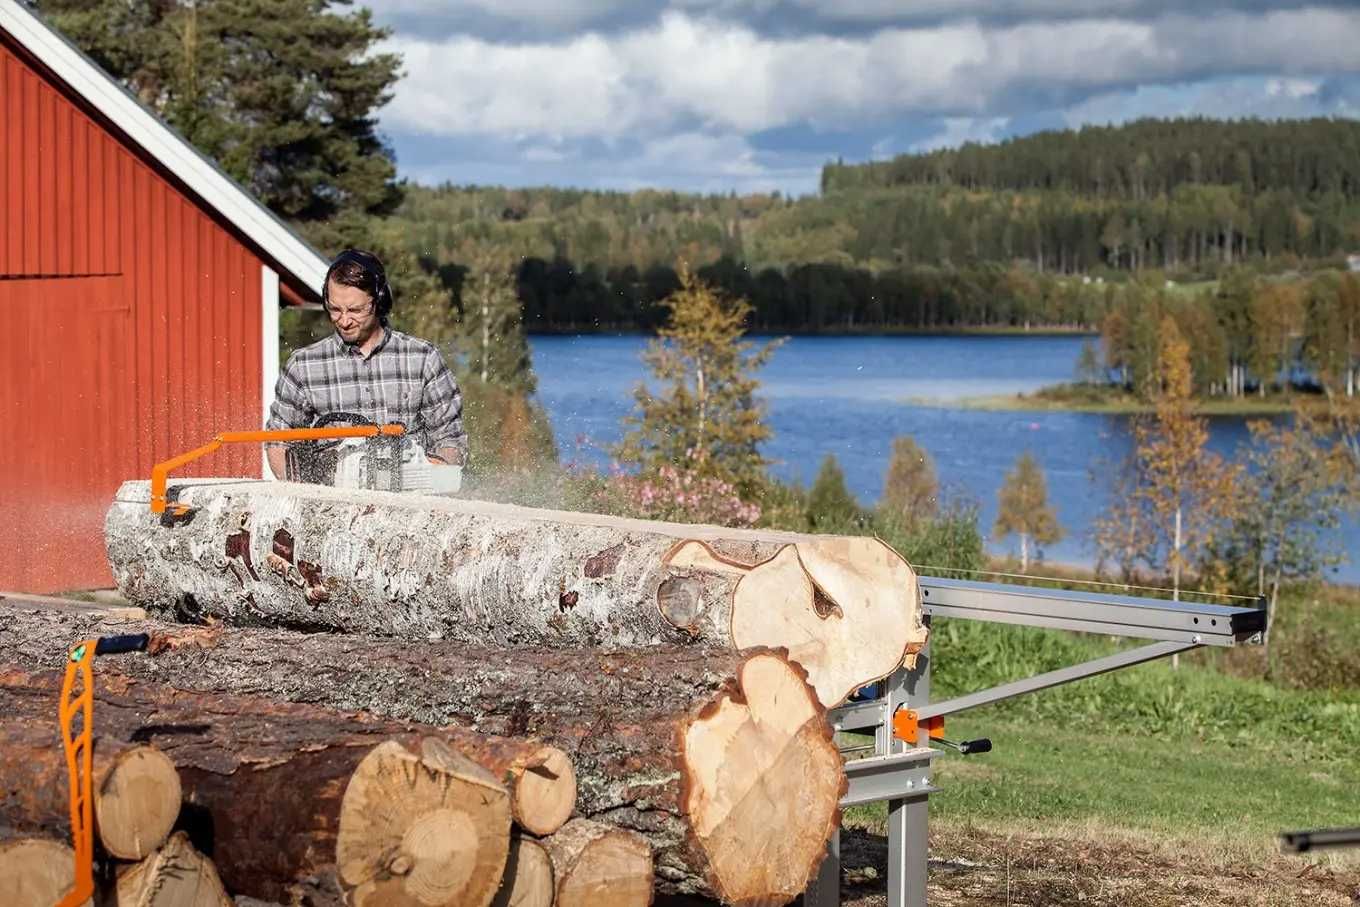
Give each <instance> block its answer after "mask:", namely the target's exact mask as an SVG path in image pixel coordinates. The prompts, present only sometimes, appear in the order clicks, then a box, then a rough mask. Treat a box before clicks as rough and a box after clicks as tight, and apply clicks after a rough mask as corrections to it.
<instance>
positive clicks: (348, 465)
mask: <svg viewBox="0 0 1360 907" xmlns="http://www.w3.org/2000/svg"><path fill="white" fill-rule="evenodd" d="M330 419H333V420H339V421H350V423H351V424H348V425H336V424H329V423H328V424H321V425H316V426H313V427H311V428H284V429H267V430H264V431H224V432H222V433H221V434H219V435H217V436H216V437H215V438H213V439H212V440H211V441H209V442H208V443H207V444H204V445H203V446H202V447H197V448H194V449H193V450H191V451H188V452H187V453H182V454H180V455H179V456H177V457H172V458H170V459H169V460H163V461H161V462H160V463H157V464H156V465H155V466H153V467H152V468H151V512H152V513H156V514H160V515H161V519H162V521H163V522H176V521H181V520H186V519H189V518H191V515H192V511H193V509H194V508H192V507H190V506H189V505H188V504H185V503H184V502H182V501H176V500H173V498H174V494H173V492H172V490H171V489H169V488H168V483H169V480H170V472H171V470H174V469H178V468H180V467H181V466H184V465H186V464H188V463H192V462H193V461H194V460H197V459H199V458H200V457H206V456H207V455H209V454H211V453H214V452H216V451H217V450H218V449H220V448H221V447H222V445H223V444H261V443H264V444H268V443H278V442H285V443H287V444H289V449H288V452H287V455H286V456H285V461H284V465H285V478H287V479H288V480H290V481H295V482H312V483H316V484H322V485H333V486H335V487H338V488H368V489H373V490H375V491H400V492H412V493H416V494H451V493H453V492H456V491H458V490H459V489H460V488H461V487H462V483H463V467H461V466H458V465H455V464H443V463H434V462H431V461H430V459H429V457H428V456H427V455H426V453H425V449H424V447H422V446H421V444H420V442H419V441H417V440H416V439H415V438H414V437H413V436H411V435H409V434H407V432H406V427H405V426H404V425H401V424H398V423H392V424H387V425H375V424H374V423H372V422H368V421H366V420H363V419H361V418H360V417H358V416H352V415H347V414H335V415H334V416H332V417H330ZM318 421H321V420H318ZM355 423H358V424H355Z"/></svg>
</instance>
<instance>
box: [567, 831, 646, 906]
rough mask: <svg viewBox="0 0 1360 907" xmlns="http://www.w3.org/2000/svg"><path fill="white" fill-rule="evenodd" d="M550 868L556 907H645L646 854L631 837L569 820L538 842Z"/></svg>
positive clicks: (638, 839)
mask: <svg viewBox="0 0 1360 907" xmlns="http://www.w3.org/2000/svg"><path fill="white" fill-rule="evenodd" d="M543 847H544V850H546V851H547V854H548V859H549V861H550V862H551V863H552V874H553V884H554V895H553V904H554V905H556V907H647V905H648V904H650V903H651V902H652V854H651V850H650V849H649V848H648V846H647V841H646V839H644V838H642V837H640V836H639V835H635V834H633V833H632V832H628V831H624V830H622V829H620V828H615V827H614V826H612V825H605V824H603V823H600V822H592V821H591V820H589V819H573V820H572V821H570V822H568V823H567V824H566V825H564V826H563V827H562V830H561V831H559V832H558V833H557V834H555V835H553V836H552V837H551V838H547V839H546V840H544V841H543Z"/></svg>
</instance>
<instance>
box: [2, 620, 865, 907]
mask: <svg viewBox="0 0 1360 907" xmlns="http://www.w3.org/2000/svg"><path fill="white" fill-rule="evenodd" d="M110 632H148V633H151V634H152V635H153V643H154V642H155V641H157V640H163V642H161V643H160V644H158V645H155V646H154V647H155V648H156V649H157V650H158V654H156V655H154V656H150V657H132V658H126V659H123V660H120V661H118V662H116V663H110V666H109V667H108V668H107V669H103V668H101V670H115V669H116V670H118V671H120V672H123V673H124V674H126V675H127V676H129V677H132V678H138V679H146V680H155V681H158V682H164V683H168V684H170V685H172V686H175V687H181V688H185V689H192V690H197V691H199V692H202V693H217V692H223V693H234V694H255V695H259V694H263V695H268V696H273V697H276V698H285V699H293V700H297V701H301V702H314V703H319V704H328V705H332V706H335V707H339V708H346V709H351V708H357V709H363V710H365V711H369V712H373V713H375V714H379V715H384V716H388V717H391V718H398V719H402V720H409V721H417V722H420V723H422V724H425V725H441V724H457V725H462V726H467V727H471V728H474V729H477V730H480V731H482V732H485V733H491V734H504V735H511V736H518V735H524V734H532V735H534V736H536V737H540V738H542V739H544V740H546V741H548V742H550V743H553V744H555V745H557V746H558V747H560V748H561V749H562V750H564V751H565V752H567V753H568V754H569V756H570V757H571V761H572V763H573V764H574V765H575V768H576V775H577V781H578V796H577V812H578V814H579V815H580V816H582V817H586V818H592V819H597V820H600V821H603V822H607V823H609V824H612V825H616V826H619V827H623V828H627V829H631V830H633V831H637V832H639V833H641V834H643V835H644V836H645V837H646V838H647V839H648V841H649V842H650V843H651V845H652V848H653V852H654V854H655V871H656V881H657V886H658V889H659V890H661V891H662V892H665V893H677V894H697V895H702V896H708V897H718V898H720V899H721V898H724V897H726V898H727V899H729V900H740V899H741V898H743V897H748V896H749V897H761V898H767V899H769V901H770V902H774V903H778V902H780V901H781V899H782V900H789V899H792V898H793V897H794V896H796V895H797V894H798V893H799V892H801V891H802V889H803V888H804V887H805V886H806V884H807V880H808V879H809V878H810V877H811V875H812V874H813V873H814V872H815V871H816V868H817V866H818V865H819V864H820V861H821V858H822V856H823V854H824V853H825V844H826V841H827V840H828V839H829V838H830V836H831V834H832V833H833V831H834V830H835V828H836V827H837V825H838V816H837V812H836V805H837V803H838V801H839V798H840V796H841V793H842V789H843V785H844V783H845V781H844V772H843V766H842V762H841V760H840V757H839V754H838V753H837V751H836V749H835V746H834V744H833V743H832V741H831V732H830V728H829V726H828V725H827V723H826V720H825V711H824V709H823V708H822V707H821V705H820V704H819V703H818V702H817V700H816V698H815V696H813V695H812V694H811V693H810V691H809V690H808V689H807V688H806V686H805V685H804V684H803V682H802V679H801V677H798V676H797V672H796V670H795V669H793V668H791V667H789V666H788V663H787V662H786V661H785V660H784V659H783V658H782V657H781V656H777V655H771V654H769V653H737V652H733V651H731V650H730V649H706V648H703V647H698V646H683V647H673V648H664V647H662V648H652V649H646V650H629V651H619V652H602V651H585V652H575V651H570V650H565V649H512V650H487V649H477V648H471V647H467V646H462V645H459V644H457V643H451V642H447V641H445V642H432V643H426V644H424V645H421V646H414V647H413V646H411V645H409V644H408V643H405V642H403V641H400V640H385V639H372V638H363V637H355V636H351V637H342V638H336V637H333V636H328V635H324V634H300V633H296V632H290V631H283V630H271V629H260V628H234V629H232V630H230V631H229V632H204V631H203V630H201V629H198V628H189V627H184V626H180V625H171V624H162V623H156V622H143V623H131V624H129V623H117V624H115V623H112V622H100V621H93V620H89V619H77V618H72V617H68V616H59V615H48V614H41V613H13V614H9V615H6V614H3V613H0V651H5V652H7V653H8V655H7V657H8V658H9V659H11V660H14V661H17V662H18V663H19V664H20V665H21V666H28V667H32V666H33V665H34V664H37V663H40V662H41V660H42V659H43V658H45V657H47V655H46V653H50V652H52V651H62V650H63V649H62V646H63V645H64V644H65V642H66V640H68V639H76V638H89V637H91V636H97V635H101V634H104V633H110ZM184 639H190V640H193V641H192V642H189V643H187V644H178V645H176V644H175V642H174V641H180V640H184ZM200 644H201V646H202V647H200ZM753 660H756V661H758V662H761V663H763V662H765V661H767V660H768V661H771V662H773V663H775V664H777V665H779V666H781V668H780V671H778V672H776V678H779V677H782V678H783V679H782V681H778V682H776V681H771V680H770V679H768V678H765V679H761V680H759V681H758V682H757V683H756V685H755V686H756V688H757V689H762V688H763V689H765V690H767V691H768V690H776V691H777V690H780V689H782V690H783V694H782V695H785V696H786V697H787V701H786V702H782V703H780V704H772V703H770V702H768V701H766V700H762V699H760V698H759V697H755V698H753V697H752V696H751V695H750V692H749V691H744V690H743V681H744V679H745V678H744V677H743V674H744V671H745V669H746V668H747V667H748V666H749V665H750V664H751V663H752V662H753ZM752 711H754V712H755V714H756V716H757V717H758V718H759V719H760V720H761V722H763V724H760V725H759V726H754V727H750V728H746V729H744V730H743V731H742V733H744V734H745V735H746V736H743V737H741V738H740V739H738V737H737V736H735V734H736V731H737V730H738V729H740V728H741V726H742V724H743V722H742V721H740V720H737V721H732V720H730V719H732V718H734V717H740V716H742V715H746V716H747V718H749V717H750V713H751V712H752ZM723 722H726V723H725V724H722V726H723V727H724V728H726V730H724V731H723V732H722V733H716V732H715V733H713V734H711V735H710V737H709V739H708V740H706V741H704V742H702V743H701V744H700V745H699V746H698V747H696V748H695V749H693V750H691V749H689V748H687V746H686V743H685V740H686V734H687V733H688V732H689V731H691V730H693V729H699V731H700V732H701V731H703V730H705V729H708V730H714V729H717V728H718V727H719V725H720V723H723ZM800 722H801V723H800ZM729 731H730V732H731V733H732V736H727V734H728V732H729ZM762 741H764V742H765V743H770V742H774V743H777V744H779V745H778V746H776V747H774V748H766V749H760V748H759V747H757V746H756V745H755V744H756V743H760V742H762ZM715 752H716V753H717V754H718V756H717V757H716V759H717V760H718V761H717V762H715V761H714V758H715V757H713V756H712V755H711V754H712V753H715ZM706 753H707V754H710V755H704V754H706ZM718 764H724V765H727V766H728V767H727V768H725V769H723V770H722V771H720V772H713V773H711V774H707V775H705V774H704V772H705V771H707V770H708V769H711V768H712V766H714V765H718ZM705 766H707V768H705ZM695 779H699V781H698V782H697V783H696V782H695ZM724 790H726V791H733V790H735V791H740V792H744V793H747V794H750V795H751V800H752V802H755V801H761V800H763V801H765V802H769V803H770V804H772V806H771V808H770V810H769V811H767V812H765V813H763V814H760V815H751V816H746V815H736V816H733V817H732V818H731V819H730V821H729V820H728V819H726V818H725V817H724V818H719V819H716V820H712V819H711V817H712V816H713V815H714V813H713V812H712V811H711V810H709V807H710V806H711V805H712V804H713V803H718V802H721V803H732V802H735V800H736V799H737V798H736V797H733V796H731V795H729V794H725V793H723V791H724ZM700 791H707V792H708V794H711V796H709V795H708V794H705V795H700V794H699V792H700ZM706 810H709V811H708V812H706ZM705 815H708V816H709V817H710V819H711V821H710V822H709V824H705V821H706V820H705V818H704V817H705ZM729 832H734V833H729ZM724 835H726V837H724ZM724 856H726V857H728V858H729V859H728V860H726V861H724V860H723V859H722V858H723V857H724ZM752 867H774V868H773V869H771V870H770V871H771V875H769V876H768V877H762V876H759V875H758V874H754V871H753V869H752Z"/></svg>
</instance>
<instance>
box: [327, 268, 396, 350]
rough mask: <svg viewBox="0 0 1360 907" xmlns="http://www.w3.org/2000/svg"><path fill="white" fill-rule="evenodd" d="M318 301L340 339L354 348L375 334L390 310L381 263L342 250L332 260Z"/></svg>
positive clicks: (385, 279)
mask: <svg viewBox="0 0 1360 907" xmlns="http://www.w3.org/2000/svg"><path fill="white" fill-rule="evenodd" d="M321 299H322V302H323V304H324V305H325V307H326V312H327V314H329V315H330V316H331V324H333V325H335V330H336V332H337V333H338V334H339V335H340V339H342V340H344V341H345V342H346V343H349V344H354V345H362V344H363V343H364V342H365V341H367V340H369V339H370V338H371V337H372V336H373V335H374V334H377V333H379V332H380V331H381V330H382V328H383V326H384V325H386V324H387V315H388V313H389V312H391V311H392V288H391V287H389V286H388V284H387V273H386V272H385V271H384V270H383V265H382V262H381V261H379V260H378V256H376V255H374V254H373V253H372V252H365V251H363V250H361V249H346V250H345V251H343V252H341V253H340V254H339V255H337V256H336V257H335V260H334V261H332V262H331V266H330V268H328V269H327V271H326V282H325V285H324V288H323V290H322V293H321Z"/></svg>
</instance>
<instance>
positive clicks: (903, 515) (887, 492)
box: [879, 435, 940, 532]
mask: <svg viewBox="0 0 1360 907" xmlns="http://www.w3.org/2000/svg"><path fill="white" fill-rule="evenodd" d="M939 506H940V482H939V479H938V478H936V475H935V464H934V463H933V462H931V459H930V455H929V454H927V453H926V452H925V450H923V449H922V448H921V447H920V445H918V444H917V443H916V441H915V439H913V438H912V437H910V436H908V435H903V436H902V437H900V438H894V439H893V446H892V459H890V460H889V461H888V473H887V475H886V476H885V477H884V479H883V498H882V500H880V501H879V510H880V511H881V512H882V513H883V515H884V516H886V517H888V518H889V519H891V520H892V521H893V522H895V523H897V524H898V525H899V526H900V527H901V528H902V529H903V530H905V531H907V532H914V531H916V529H917V528H918V527H920V526H921V524H923V523H927V522H929V521H930V520H931V519H933V518H934V517H935V515H936V514H937V513H938V512H939Z"/></svg>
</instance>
